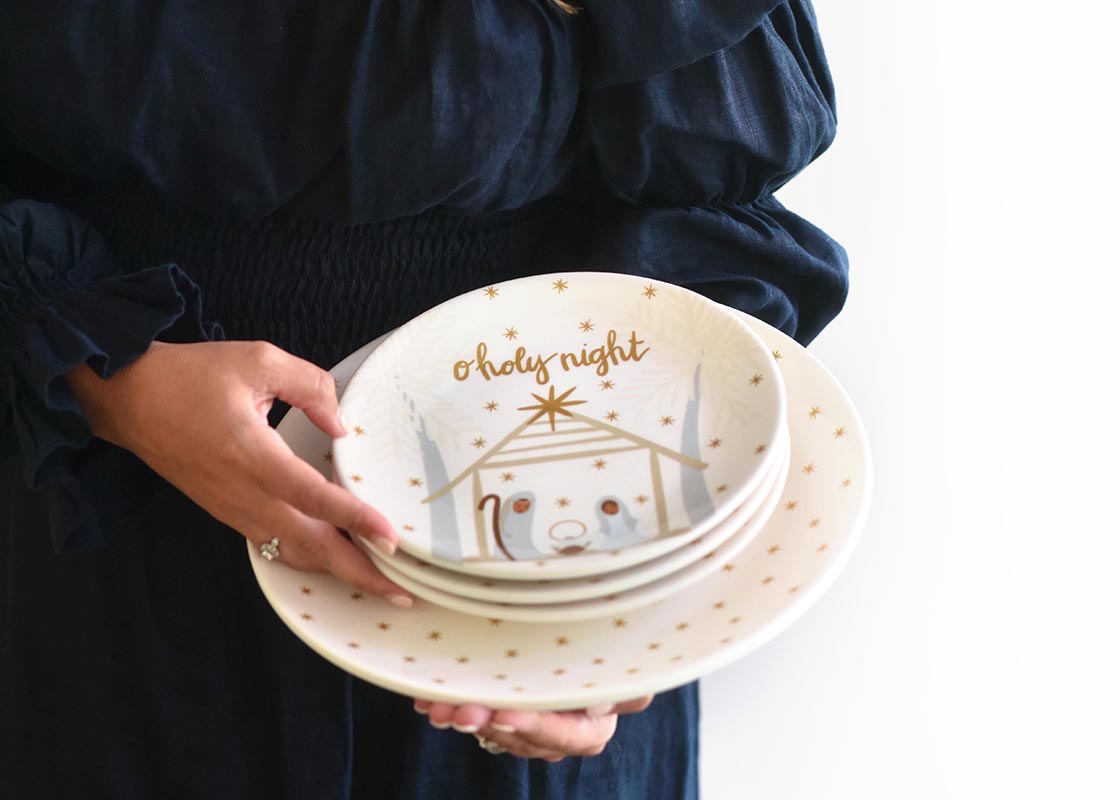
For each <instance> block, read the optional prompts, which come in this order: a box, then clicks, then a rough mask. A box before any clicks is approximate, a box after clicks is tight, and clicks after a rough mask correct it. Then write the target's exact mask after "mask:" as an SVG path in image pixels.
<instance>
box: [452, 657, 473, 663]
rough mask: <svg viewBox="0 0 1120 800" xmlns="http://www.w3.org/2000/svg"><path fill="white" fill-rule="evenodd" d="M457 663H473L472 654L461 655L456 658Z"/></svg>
mask: <svg viewBox="0 0 1120 800" xmlns="http://www.w3.org/2000/svg"><path fill="white" fill-rule="evenodd" d="M455 663H456V664H469V663H471V659H470V656H459V657H458V658H457V659H455Z"/></svg>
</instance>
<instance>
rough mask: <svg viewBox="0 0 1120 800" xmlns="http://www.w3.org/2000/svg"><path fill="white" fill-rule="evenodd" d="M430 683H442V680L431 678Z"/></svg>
mask: <svg viewBox="0 0 1120 800" xmlns="http://www.w3.org/2000/svg"><path fill="white" fill-rule="evenodd" d="M432 683H443V678H432Z"/></svg>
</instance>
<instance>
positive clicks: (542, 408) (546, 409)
mask: <svg viewBox="0 0 1120 800" xmlns="http://www.w3.org/2000/svg"><path fill="white" fill-rule="evenodd" d="M575 390H576V387H574V386H573V387H572V388H571V389H569V390H568V391H566V392H564V394H562V395H560V396H559V397H557V396H556V387H555V386H549V387H548V398H547V399H545V398H544V397H541V396H540V395H539V394H536V393H533V392H530V394H532V395H533V397H534V398H536V400H537V402H538V403H540V405H536V406H521V407H520V408H518V409H517V410H518V411H536V412H537V413H536V414H534V415H533V416H532V418H531V419H530V420H529V422H536V421H537V420H538V419H540V418H541V417H543V416H544V415H545V414H547V415H548V424H549V426H550V427H551V428H552V431H553V432H554V433H555V432H556V415H557V414H563V415H564V416H565V417H570V416H572V412H571V411H568V410H567V408H566V407H567V406H578V405H582V404H583V403H586V402H587V401H586V400H568V399H567V398H568V395H570V394H571V393H572V392H574V391H575Z"/></svg>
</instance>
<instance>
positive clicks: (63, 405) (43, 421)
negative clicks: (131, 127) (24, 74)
mask: <svg viewBox="0 0 1120 800" xmlns="http://www.w3.org/2000/svg"><path fill="white" fill-rule="evenodd" d="M10 194H11V193H10V192H4V190H2V189H0V198H3V199H8V202H6V203H5V204H4V205H2V206H0V455H2V456H3V457H5V458H7V457H12V456H19V457H20V458H21V460H22V463H23V466H24V472H25V477H26V480H27V482H28V484H29V485H30V486H31V487H32V488H35V489H42V490H44V491H46V492H47V494H48V504H49V506H50V516H51V531H52V536H53V538H54V545H55V548H56V550H59V551H64V550H81V549H89V548H90V547H94V546H97V545H98V544H100V541H101V536H102V532H103V530H104V528H105V526H106V524H107V523H108V522H109V521H110V520H111V519H112V518H115V517H118V516H120V515H122V514H123V513H125V512H126V511H127V510H128V509H129V507H130V505H132V504H133V501H134V498H136V497H137V496H139V495H140V494H142V489H140V488H139V487H138V486H137V484H136V483H135V482H133V481H131V480H129V479H128V478H129V476H133V477H135V476H137V475H138V474H140V472H142V471H144V470H146V468H145V467H143V465H142V464H141V463H140V462H139V461H138V460H137V459H135V458H134V457H133V456H131V454H129V453H127V452H126V451H124V450H121V449H120V448H116V447H113V446H112V445H109V444H107V443H106V442H103V441H101V440H99V439H94V438H93V437H92V434H91V432H90V428H89V425H88V423H87V421H86V418H85V416H84V415H83V413H82V410H81V408H80V406H79V405H78V403H77V401H76V399H75V397H74V395H73V393H72V392H71V391H70V389H69V385H68V384H67V382H66V380H65V378H64V376H65V374H66V373H67V372H68V371H69V370H70V369H72V368H74V367H76V366H78V365H79V364H82V363H86V364H88V365H89V366H90V367H91V368H92V369H93V370H94V371H95V372H96V373H97V374H98V375H100V376H101V377H103V378H108V377H110V376H112V375H113V374H114V373H115V372H116V371H117V370H119V369H120V368H121V367H123V366H125V365H127V364H128V363H130V362H131V361H133V360H135V359H136V358H138V357H139V356H140V355H142V354H143V353H144V352H145V351H146V350H147V348H148V347H149V345H150V344H151V342H152V341H153V340H154V339H156V338H159V339H161V340H163V341H173V342H185V341H198V340H206V339H211V338H214V337H215V336H216V335H218V334H219V333H220V330H219V329H217V327H216V326H214V325H210V324H207V323H205V322H203V320H202V317H201V298H200V293H199V290H198V287H197V286H196V285H195V284H194V283H193V281H191V279H190V278H189V277H187V275H186V274H185V273H183V272H182V271H181V270H180V269H179V268H178V267H177V266H175V265H174V264H166V265H163V266H158V267H151V268H149V269H144V270H141V271H139V272H134V273H130V274H125V273H124V272H122V270H121V269H120V267H119V266H118V265H117V264H116V263H115V261H114V259H113V257H112V256H111V255H110V253H109V251H108V249H107V247H106V245H105V243H104V241H103V240H102V239H101V237H100V236H99V235H98V234H97V233H96V232H95V231H94V230H93V229H92V228H91V227H90V226H89V225H88V224H87V223H86V222H85V221H84V220H82V219H81V218H79V217H77V216H76V215H74V214H71V213H69V212H67V211H65V210H63V209H61V208H59V207H57V206H53V205H47V204H44V203H37V202H31V201H27V200H12V199H9V198H10ZM4 195H7V196H6V197H5V196H4ZM150 477H151V476H150Z"/></svg>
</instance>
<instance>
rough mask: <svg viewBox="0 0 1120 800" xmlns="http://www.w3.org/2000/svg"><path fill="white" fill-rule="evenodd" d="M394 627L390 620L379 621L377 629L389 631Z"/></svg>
mask: <svg viewBox="0 0 1120 800" xmlns="http://www.w3.org/2000/svg"><path fill="white" fill-rule="evenodd" d="M392 627H393V626H392V625H390V624H389V623H388V622H378V623H377V630H379V631H387V630H389V629H390V628H392Z"/></svg>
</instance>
